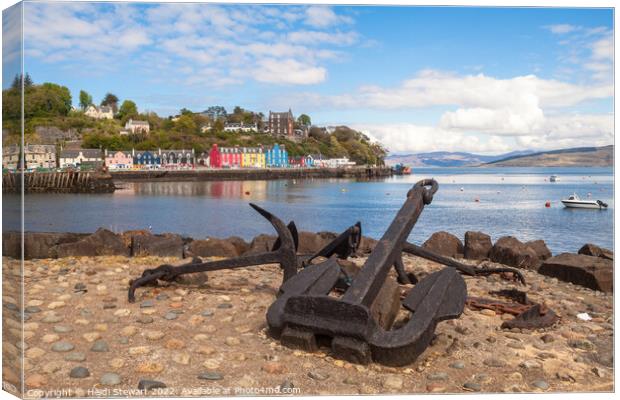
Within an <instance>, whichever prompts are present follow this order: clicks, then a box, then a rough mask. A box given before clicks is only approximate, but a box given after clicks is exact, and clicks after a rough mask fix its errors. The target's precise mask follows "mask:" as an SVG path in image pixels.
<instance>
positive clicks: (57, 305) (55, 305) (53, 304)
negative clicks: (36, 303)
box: [47, 301, 65, 310]
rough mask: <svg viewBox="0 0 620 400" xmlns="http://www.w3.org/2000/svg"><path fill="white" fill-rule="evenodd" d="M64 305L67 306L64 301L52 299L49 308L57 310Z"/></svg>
mask: <svg viewBox="0 0 620 400" xmlns="http://www.w3.org/2000/svg"><path fill="white" fill-rule="evenodd" d="M64 306H65V302H64V301H52V302H51V303H49V304H48V305H47V308H49V309H50V310H55V309H57V308H62V307H64Z"/></svg>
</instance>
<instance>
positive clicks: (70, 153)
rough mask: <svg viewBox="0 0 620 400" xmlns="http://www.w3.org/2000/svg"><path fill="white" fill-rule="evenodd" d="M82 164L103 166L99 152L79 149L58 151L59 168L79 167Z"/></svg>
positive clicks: (97, 150)
mask: <svg viewBox="0 0 620 400" xmlns="http://www.w3.org/2000/svg"><path fill="white" fill-rule="evenodd" d="M84 163H88V164H97V165H98V164H103V158H102V156H101V150H99V149H79V150H61V151H60V168H67V167H79V166H80V165H82V164H84Z"/></svg>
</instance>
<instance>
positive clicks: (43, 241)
mask: <svg viewBox="0 0 620 400" xmlns="http://www.w3.org/2000/svg"><path fill="white" fill-rule="evenodd" d="M86 236H88V234H86V233H60V232H24V259H26V260H28V259H32V258H55V257H56V249H55V248H56V246H58V245H59V244H64V243H72V242H77V241H78V240H80V239H82V238H84V237H86ZM2 255H4V256H7V257H11V258H21V234H20V233H19V232H4V233H3V234H2Z"/></svg>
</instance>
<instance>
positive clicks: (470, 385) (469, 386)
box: [463, 382, 482, 392]
mask: <svg viewBox="0 0 620 400" xmlns="http://www.w3.org/2000/svg"><path fill="white" fill-rule="evenodd" d="M463 388H464V389H466V390H470V391H473V392H479V391H480V390H482V386H480V384H479V383H477V382H465V383H464V384H463Z"/></svg>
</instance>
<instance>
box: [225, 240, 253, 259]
mask: <svg viewBox="0 0 620 400" xmlns="http://www.w3.org/2000/svg"><path fill="white" fill-rule="evenodd" d="M226 241H227V242H229V243H231V244H232V245H233V246H235V249H237V255H241V254H243V253H245V252H246V251H248V250H250V244H249V243H248V242H246V241H245V240H243V239H241V238H240V237H239V236H231V237H229V238H228V239H226Z"/></svg>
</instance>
